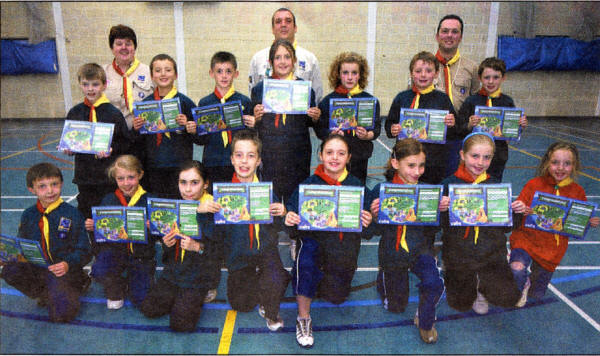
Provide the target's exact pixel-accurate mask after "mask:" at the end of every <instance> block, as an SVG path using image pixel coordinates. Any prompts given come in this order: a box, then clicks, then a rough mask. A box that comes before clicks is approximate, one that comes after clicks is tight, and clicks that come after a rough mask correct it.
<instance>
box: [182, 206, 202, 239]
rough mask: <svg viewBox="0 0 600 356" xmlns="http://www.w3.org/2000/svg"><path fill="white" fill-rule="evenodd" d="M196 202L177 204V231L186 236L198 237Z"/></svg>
mask: <svg viewBox="0 0 600 356" xmlns="http://www.w3.org/2000/svg"><path fill="white" fill-rule="evenodd" d="M197 207H198V202H192V201H190V202H184V201H181V202H180V203H179V231H180V232H181V233H182V234H184V235H187V236H190V237H192V236H199V235H200V231H199V230H198V221H197V220H196V208H197Z"/></svg>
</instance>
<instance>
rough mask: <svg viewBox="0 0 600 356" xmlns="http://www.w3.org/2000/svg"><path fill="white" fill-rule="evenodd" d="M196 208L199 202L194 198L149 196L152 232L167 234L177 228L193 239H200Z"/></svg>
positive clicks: (179, 231)
mask: <svg viewBox="0 0 600 356" xmlns="http://www.w3.org/2000/svg"><path fill="white" fill-rule="evenodd" d="M196 208H198V202H197V201H194V200H172V199H159V198H148V215H149V216H150V233H151V234H152V235H166V234H168V233H169V232H171V231H172V230H175V231H177V232H178V233H181V234H184V235H187V236H189V237H191V238H193V239H200V238H201V234H200V233H201V232H200V226H199V225H198V221H197V220H196Z"/></svg>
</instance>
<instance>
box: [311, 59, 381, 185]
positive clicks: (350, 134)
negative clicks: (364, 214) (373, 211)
mask: <svg viewBox="0 0 600 356" xmlns="http://www.w3.org/2000/svg"><path fill="white" fill-rule="evenodd" d="M367 78H369V65H368V63H367V60H366V59H365V57H363V56H361V55H360V54H358V53H354V52H343V53H340V54H338V56H337V57H335V59H334V60H333V63H331V67H330V69H329V85H330V86H331V87H332V88H333V89H334V91H333V92H331V93H329V95H327V96H326V97H325V98H323V100H322V101H321V102H320V103H319V109H320V110H321V118H320V119H319V123H318V130H317V136H318V137H319V138H320V139H321V140H323V139H325V138H326V137H327V136H328V135H329V100H330V99H339V98H372V97H373V95H371V94H369V93H367V92H366V91H363V90H364V88H365V87H366V86H367ZM333 132H334V133H337V134H340V135H342V136H344V134H345V135H346V136H347V137H346V139H347V140H348V143H349V144H350V147H351V149H352V152H354V154H353V155H352V159H351V160H350V174H352V175H353V176H355V177H357V178H358V179H360V181H361V182H362V184H363V185H365V182H366V180H367V166H368V162H369V157H371V154H372V153H373V142H372V141H374V140H376V139H377V137H379V133H380V132H381V118H380V117H379V101H377V106H376V108H375V120H374V127H373V128H372V129H369V130H367V129H365V128H364V127H357V128H356V131H351V130H347V131H346V132H345V133H344V131H343V130H339V129H335V130H333Z"/></svg>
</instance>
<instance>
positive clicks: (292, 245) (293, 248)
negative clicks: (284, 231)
mask: <svg viewBox="0 0 600 356" xmlns="http://www.w3.org/2000/svg"><path fill="white" fill-rule="evenodd" d="M290 257H291V258H292V261H296V240H295V239H290Z"/></svg>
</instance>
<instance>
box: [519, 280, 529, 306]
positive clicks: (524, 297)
mask: <svg viewBox="0 0 600 356" xmlns="http://www.w3.org/2000/svg"><path fill="white" fill-rule="evenodd" d="M529 287H531V280H529V277H527V281H526V282H525V286H524V287H523V291H522V292H521V298H520V299H519V301H518V302H517V304H516V305H515V306H516V307H517V308H522V307H523V306H524V305H525V304H527V293H528V292H529Z"/></svg>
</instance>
